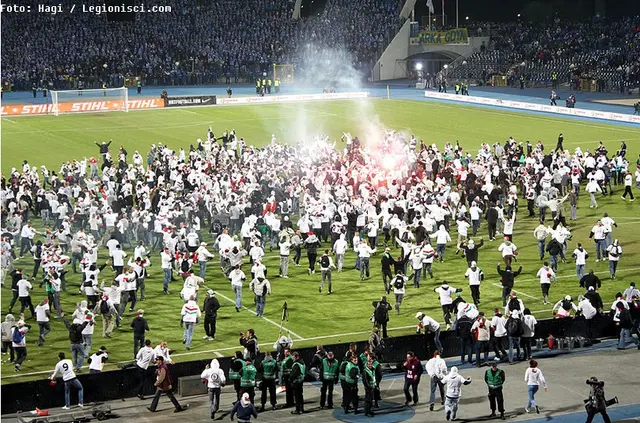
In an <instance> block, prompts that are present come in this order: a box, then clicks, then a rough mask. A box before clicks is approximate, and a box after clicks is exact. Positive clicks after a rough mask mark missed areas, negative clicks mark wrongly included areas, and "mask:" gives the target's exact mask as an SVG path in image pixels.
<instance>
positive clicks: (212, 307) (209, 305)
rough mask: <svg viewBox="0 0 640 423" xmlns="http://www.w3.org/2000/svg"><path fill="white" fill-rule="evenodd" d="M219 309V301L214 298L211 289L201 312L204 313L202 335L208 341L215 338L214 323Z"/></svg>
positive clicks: (214, 295)
mask: <svg viewBox="0 0 640 423" xmlns="http://www.w3.org/2000/svg"><path fill="white" fill-rule="evenodd" d="M219 308H220V301H218V299H217V298H216V293H215V292H213V289H210V290H208V291H207V298H206V299H205V300H204V304H203V305H202V310H203V311H204V333H205V334H206V335H205V336H206V338H207V339H208V340H209V341H213V340H214V339H215V338H216V321H217V319H218V309H219Z"/></svg>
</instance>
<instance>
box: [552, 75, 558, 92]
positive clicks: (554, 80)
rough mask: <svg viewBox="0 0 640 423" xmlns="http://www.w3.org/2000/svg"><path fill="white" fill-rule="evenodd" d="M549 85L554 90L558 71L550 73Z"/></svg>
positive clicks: (556, 86)
mask: <svg viewBox="0 0 640 423" xmlns="http://www.w3.org/2000/svg"><path fill="white" fill-rule="evenodd" d="M551 87H552V88H553V89H554V90H555V89H557V88H558V73H557V72H554V73H552V74H551Z"/></svg>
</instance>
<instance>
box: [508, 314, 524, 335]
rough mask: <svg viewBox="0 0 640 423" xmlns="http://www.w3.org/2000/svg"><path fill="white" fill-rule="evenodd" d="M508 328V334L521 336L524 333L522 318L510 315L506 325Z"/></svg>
mask: <svg viewBox="0 0 640 423" xmlns="http://www.w3.org/2000/svg"><path fill="white" fill-rule="evenodd" d="M506 329H507V334H508V335H511V336H520V335H522V332H523V331H522V322H521V321H520V319H514V318H513V317H510V318H509V319H508V320H507V325H506Z"/></svg>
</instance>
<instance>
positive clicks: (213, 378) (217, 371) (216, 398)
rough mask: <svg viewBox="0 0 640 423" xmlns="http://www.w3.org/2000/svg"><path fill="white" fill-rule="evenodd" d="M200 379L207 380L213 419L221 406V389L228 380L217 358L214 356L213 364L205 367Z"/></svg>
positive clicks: (210, 410)
mask: <svg viewBox="0 0 640 423" xmlns="http://www.w3.org/2000/svg"><path fill="white" fill-rule="evenodd" d="M200 379H202V380H203V381H206V382H207V390H208V392H209V412H210V413H211V419H215V418H216V412H217V411H218V408H219V407H220V389H221V388H222V387H223V386H224V385H225V383H226V382H227V380H226V379H225V377H224V372H223V371H222V369H221V368H220V363H218V360H217V359H215V358H214V359H213V360H211V364H207V367H205V368H204V370H203V371H202V374H200Z"/></svg>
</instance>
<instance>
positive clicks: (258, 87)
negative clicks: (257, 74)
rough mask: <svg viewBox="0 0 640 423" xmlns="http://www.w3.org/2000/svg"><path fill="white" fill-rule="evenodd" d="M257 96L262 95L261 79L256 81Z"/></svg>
mask: <svg viewBox="0 0 640 423" xmlns="http://www.w3.org/2000/svg"><path fill="white" fill-rule="evenodd" d="M256 94H260V78H258V79H256Z"/></svg>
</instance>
